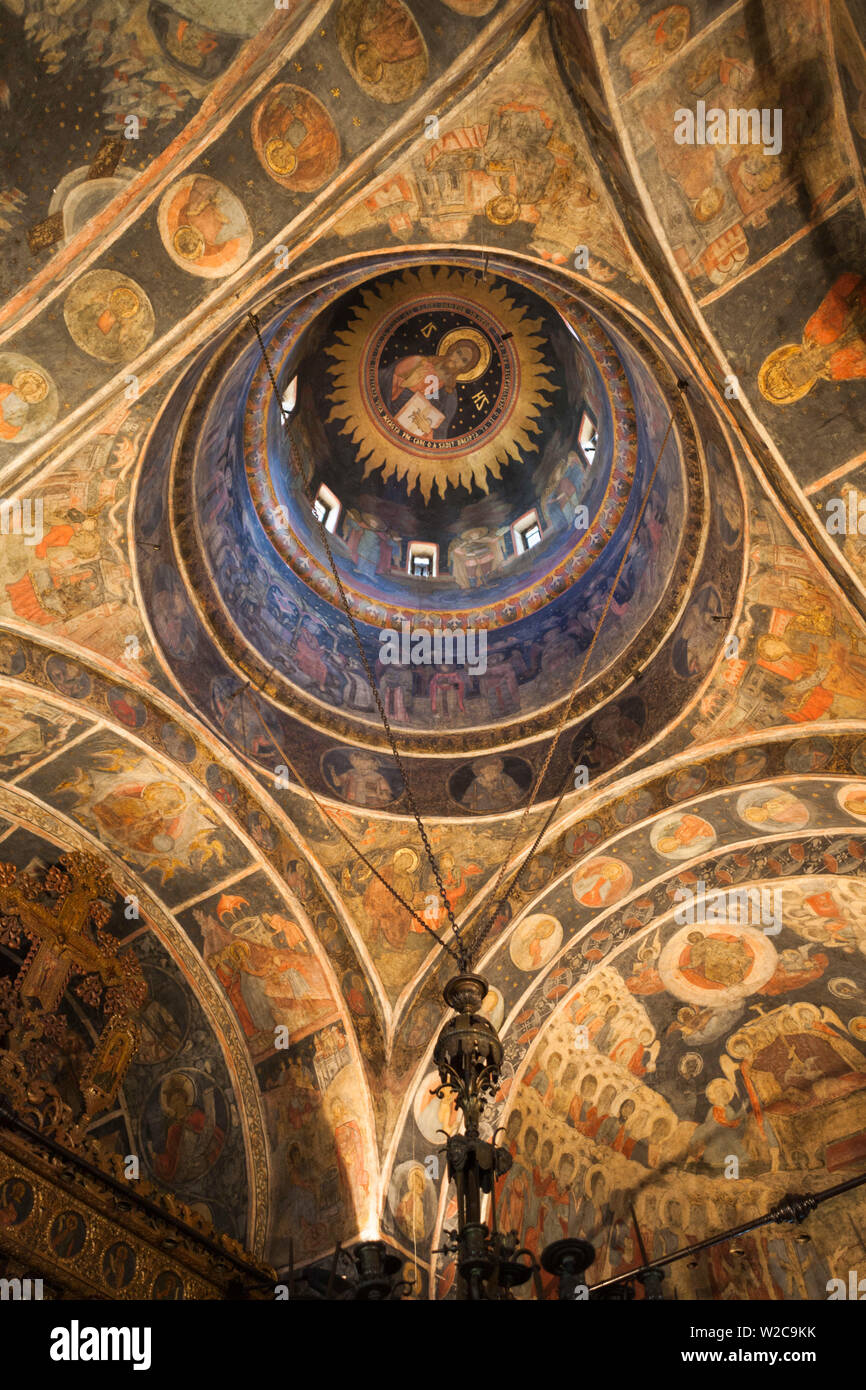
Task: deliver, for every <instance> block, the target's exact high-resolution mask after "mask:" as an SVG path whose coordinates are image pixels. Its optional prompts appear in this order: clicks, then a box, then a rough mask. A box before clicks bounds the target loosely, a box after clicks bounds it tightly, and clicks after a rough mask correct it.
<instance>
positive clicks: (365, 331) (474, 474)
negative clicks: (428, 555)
mask: <svg viewBox="0 0 866 1390" xmlns="http://www.w3.org/2000/svg"><path fill="white" fill-rule="evenodd" d="M362 301H363V307H361V308H357V309H356V310H355V315H354V318H353V319H352V321H351V323H350V324H349V326H348V327H347V328H346V329H345V330H344V331H342V332H340V333H337V334H336V335H335V336H336V339H337V341H336V342H335V343H334V344H333V345H332V346H330V347H329V348H328V349H327V351H328V355H329V356H330V357H332V358H333V359H334V365H333V366H332V367H329V371H330V372H331V375H332V376H333V378H334V390H333V391H332V392H331V394H330V396H329V397H328V399H329V400H330V402H331V405H332V409H331V412H330V415H329V417H328V419H329V421H339V422H340V432H341V434H344V435H347V436H348V437H350V438H351V440H352V442H353V444H354V445H355V446H356V447H357V451H358V458H359V460H363V462H364V477H365V478H366V477H369V475H370V474H371V473H373V472H374V471H375V470H376V469H378V468H381V469H382V481H383V482H385V481H387V480H388V479H389V478H392V477H394V478H397V479H398V480H403V479H405V480H406V486H407V489H408V491H409V492H410V493H411V492H412V491H413V489H414V488H415V487H416V486H418V487H420V489H421V494H422V496H423V498H424V501H425V502H429V500H430V495H431V492H432V490H433V487H434V485H435V486H436V487H437V488H438V491H439V496H440V497H443V498H444V496H445V490H446V488H447V487H449V486H451V487H458V486H460V485H461V484H462V485H463V486H464V487H466V488H471V487H472V485H473V483H476V484H477V485H478V487H479V488H481V490H482V491H483V492H488V491H489V487H488V476H491V477H493V478H497V479H498V478H501V477H502V472H501V468H502V465H505V464H508V463H509V462H511V461H515V462H519V461H520V460H521V459H522V457H523V456H524V455H525V454H530V453H534V452H535V451H536V450H537V448H538V435H540V433H541V425H540V424H539V416H540V414H541V411H542V410H543V409H544V408H545V407H547V406H549V404H550V399H551V397H552V396H553V393H554V392H555V391H557V390H558V389H559V388H558V387H557V386H556V384H555V383H553V382H550V381H547V380H546V377H547V376H548V375H549V374H550V373H551V372H552V371H553V370H554V369H553V367H552V366H548V364H547V363H546V362H545V360H544V356H543V347H544V341H545V340H544V338H543V337H542V336H541V328H542V320H541V319H531V318H529V317H528V315H527V311H526V310H525V309H524V308H522V307H521V306H520V305H518V304H516V303H515V302H514V300H513V299H511V298H509V295H508V290H507V288H506V287H505V286H502V285H500V286H495V285H491V284H485V283H484V282H483V281H481V280H476V278H475V276H474V275H469V274H464V273H462V272H460V271H456V270H449V269H447V268H444V267H443V268H440V269H438V270H434V269H433V268H432V267H429V266H425V267H423V268H422V269H421V270H409V271H405V272H404V273H403V274H402V275H401V276H400V277H399V278H398V279H397V280H395V281H393V282H392V283H391V284H390V285H387V286H383V287H382V288H381V289H372V288H371V289H367V290H365V291H362ZM416 313H417V315H418V316H419V317H418V323H419V332H420V334H421V336H422V337H426V338H427V343H426V345H422V344H420V343H419V345H418V351H417V353H416V355H415V356H406V357H404V358H402V359H400V363H398V367H397V370H402V371H403V372H404V373H405V380H406V383H407V384H406V385H405V387H404V389H403V391H402V397H405V396H409V397H410V399H409V400H408V401H407V402H406V403H405V405H403V406H402V408H401V409H397V407H396V406H395V410H396V414H395V415H392V414H391V411H390V409H389V408H388V403H386V402H385V401H384V399H383V398H382V396H381V392H380V373H379V370H378V358H379V355H380V354H381V352H382V349H383V347H384V346H385V345H386V344H387V342H388V339H389V336H390V335H391V334H392V333H394V332H397V331H398V330H399V328H400V325H401V324H405V323H406V322H407V320H409V319H414V316H415V314H416ZM455 313H456V314H457V316H458V317H459V318H460V319H461V322H462V323H463V325H464V326H463V327H462V328H454V327H451V328H448V329H446V328H445V326H444V323H443V324H442V325H440V327H438V328H437V326H436V318H437V314H439V315H442V314H450V315H451V316H452V317H451V319H450V322H451V323H452V324H453V316H454V314H455ZM422 315H426V316H427V319H428V321H427V323H426V324H424V323H422V322H421V316H422ZM425 330H429V335H428V333H426V332H425ZM461 340H462V341H463V342H464V345H465V346H464V352H465V351H466V350H467V347H468V353H469V355H468V358H466V357H464V361H465V362H466V366H465V367H464V370H463V371H462V372H457V373H456V385H455V386H454V389H453V391H452V390H450V389H448V387H447V383H446V389H445V391H444V393H443V396H442V397H440V395H439V394H438V386H439V385H440V384H441V382H440V381H439V379H438V378H437V377H436V376H435V374H434V375H433V376H432V377H431V375H430V373H431V372H434V373H435V366H434V365H431V363H433V364H435V363H437V362H438V363H441V362H442V361H443V360H444V359H445V356H446V354H448V353H449V352H453V349H454V346H455V344H459V342H460V341H461ZM473 345H474V346H473ZM425 354H426V355H425ZM493 356H495V357H496V359H497V361H496V364H495V365H496V366H497V384H498V396H497V398H496V399H495V400H491V399H489V398H488V395H487V392H486V391H485V390H484V389H481V388H482V387H483V374H484V373H485V372H486V371H487V369H488V366H489V364H490V362H491V358H492V357H493ZM452 361H453V358H452ZM413 364H415V365H413ZM425 373H426V376H425ZM424 380H426V381H427V382H431V383H435V385H434V386H433V387H432V389H431V388H428V389H427V390H426V391H425V390H424V389H423V387H422V382H423V381H424ZM410 393H411V395H410ZM402 397H401V399H402ZM392 399H393V397H392ZM440 407H444V408H443V409H440ZM486 407H489V408H487V409H486V413H484V412H485V408H486ZM449 408H450V411H451V418H455V417H456V418H457V421H458V425H457V429H458V430H459V428H460V421H461V418H462V417H461V412H469V411H470V410H471V411H472V412H473V417H474V418H473V419H472V421H471V422H468V423H466V422H464V431H465V432H464V433H462V434H458V433H457V432H456V431H455V430H454V428H452V427H450V419H449V416H448V413H447V412H448V410H449ZM449 428H450V436H449V435H448V434H447V433H446V431H448V430H449ZM437 430H438V434H437V433H436V431H437Z"/></svg>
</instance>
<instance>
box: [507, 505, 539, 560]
mask: <svg viewBox="0 0 866 1390" xmlns="http://www.w3.org/2000/svg"><path fill="white" fill-rule="evenodd" d="M511 532H512V535H513V537H514V553H515V555H523V554H524V553H525V552H526V551H527V550H532V549H534V547H535V546H537V545H541V542H542V540H543V536H542V531H541V522H540V521H539V519H538V512H537V511H536V510H535V508H534V507H533V509H532V511H531V512H527V513H526V515H525V516H522V517H520V519H519V520H518V521H515V523H514V525H513V526H512V528H511Z"/></svg>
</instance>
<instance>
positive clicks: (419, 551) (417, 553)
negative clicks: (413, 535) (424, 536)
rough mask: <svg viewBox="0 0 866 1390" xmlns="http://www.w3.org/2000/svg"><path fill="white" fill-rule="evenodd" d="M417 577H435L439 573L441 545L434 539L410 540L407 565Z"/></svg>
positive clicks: (410, 572)
mask: <svg viewBox="0 0 866 1390" xmlns="http://www.w3.org/2000/svg"><path fill="white" fill-rule="evenodd" d="M406 570H407V573H408V574H411V575H412V576H413V578H415V579H435V578H436V577H437V576H438V574H439V547H438V545H436V544H435V543H434V542H433V541H410V542H409V554H408V560H407V565H406Z"/></svg>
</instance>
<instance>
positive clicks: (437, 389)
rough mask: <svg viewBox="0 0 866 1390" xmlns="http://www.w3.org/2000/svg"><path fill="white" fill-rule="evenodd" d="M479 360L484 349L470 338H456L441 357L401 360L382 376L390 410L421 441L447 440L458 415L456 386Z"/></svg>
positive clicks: (416, 355)
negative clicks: (452, 423)
mask: <svg viewBox="0 0 866 1390" xmlns="http://www.w3.org/2000/svg"><path fill="white" fill-rule="evenodd" d="M480 360H481V349H480V347H479V346H478V344H477V343H474V342H473V341H472V339H471V338H457V340H456V341H455V342H453V343H451V345H450V346H449V347H448V348H447V350H446V351H445V353H444V354H443V355H442V356H439V355H438V354H435V355H434V354H431V355H429V356H422V355H420V354H414V355H413V356H410V357H401V358H400V359H399V361H397V362H394V363H392V365H391V366H390V367H385V368H384V369H383V370H382V371H381V372H380V374H379V380H380V386H381V390H382V394H383V397H384V400H385V404H386V406H387V408H388V410H389V411H390V412H391V415H392V416H393V418H394V419H395V420H397V422H398V424H402V425H403V428H404V429H407V430H408V431H409V432H410V433H411V434H417V435H418V437H419V438H421V439H447V438H448V435H449V432H450V428H451V422H452V420H453V419H454V416H455V415H456V414H457V406H458V400H457V382H458V381H459V380H460V379H461V377H462V376H463V375H464V373H468V372H471V371H472V369H473V368H474V367H476V366H477V365H478V363H479V362H480ZM407 407H408V410H407V409H406V408H407ZM437 417H438V419H437Z"/></svg>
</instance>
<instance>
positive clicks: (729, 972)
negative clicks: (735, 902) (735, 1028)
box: [658, 924, 777, 1009]
mask: <svg viewBox="0 0 866 1390" xmlns="http://www.w3.org/2000/svg"><path fill="white" fill-rule="evenodd" d="M776 960H777V957H776V948H775V947H774V946H773V943H772V942H771V941H770V940H769V938H768V937H767V936H766V935H765V934H764V932H761V931H757V930H755V928H754V927H743V926H739V925H734V924H730V925H718V926H716V925H713V926H712V927H706V926H704V927H697V926H687V927H683V929H682V931H678V932H676V933H675V935H674V936H672V937H671V939H670V941H669V942H668V944H667V945H666V946H665V948H664V950H663V951H662V953H661V956H660V957H659V964H658V972H659V975H660V976H661V978H662V981H663V982H664V985H665V988H666V989H669V990H670V992H671V994H674V995H676V997H677V998H678V999H686V1000H688V1002H689V1003H690V1004H708V1005H709V1006H710V1007H711V1008H714V1009H717V1008H722V1007H723V1006H724V1005H726V1004H730V1003H733V1002H734V1000H737V999H745V998H746V996H747V995H749V994H754V993H755V991H756V990H758V989H760V988H761V987H762V986H763V985H765V984H766V983H767V981H768V980H769V979H770V977H771V976H772V975H773V974H774V972H775V969H776Z"/></svg>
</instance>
